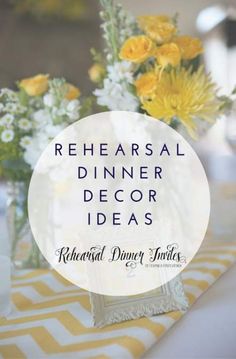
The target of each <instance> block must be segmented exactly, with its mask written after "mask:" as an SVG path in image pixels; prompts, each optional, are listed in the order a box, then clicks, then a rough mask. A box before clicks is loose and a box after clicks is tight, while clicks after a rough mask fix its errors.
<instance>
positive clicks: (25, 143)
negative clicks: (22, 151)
mask: <svg viewBox="0 0 236 359" xmlns="http://www.w3.org/2000/svg"><path fill="white" fill-rule="evenodd" d="M31 144H32V138H31V137H29V136H24V137H22V138H21V140H20V145H21V147H23V148H27V147H28V146H30V145H31Z"/></svg>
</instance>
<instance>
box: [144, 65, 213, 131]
mask: <svg viewBox="0 0 236 359" xmlns="http://www.w3.org/2000/svg"><path fill="white" fill-rule="evenodd" d="M143 108H144V109H145V110H146V111H147V112H148V113H149V114H150V115H151V116H153V117H156V118H158V119H160V120H163V121H165V122H166V123H168V124H169V123H170V122H171V120H172V119H174V118H177V119H178V120H179V121H180V122H182V124H183V125H184V126H185V127H186V128H187V130H188V132H189V134H190V135H191V136H192V137H195V131H196V124H195V122H194V121H195V119H202V120H204V121H208V122H213V121H214V119H215V118H216V116H217V115H218V113H219V101H218V100H217V99H216V87H215V84H214V83H212V81H211V79H210V77H209V75H205V73H204V71H203V68H202V67H201V68H199V69H198V71H197V72H195V73H191V69H188V70H187V69H185V68H182V69H181V70H180V71H176V70H175V69H172V70H171V72H170V73H167V72H166V73H163V75H162V77H161V79H160V81H159V82H158V86H157V89H156V91H155V97H153V98H152V99H151V100H148V101H146V100H145V101H143Z"/></svg>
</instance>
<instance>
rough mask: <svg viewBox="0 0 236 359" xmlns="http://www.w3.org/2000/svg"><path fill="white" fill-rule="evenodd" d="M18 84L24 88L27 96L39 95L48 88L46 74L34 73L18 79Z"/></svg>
mask: <svg viewBox="0 0 236 359" xmlns="http://www.w3.org/2000/svg"><path fill="white" fill-rule="evenodd" d="M19 86H20V87H21V88H23V89H24V90H25V92H26V93H27V94H28V95H29V96H40V95H42V94H43V93H44V92H46V91H47V89H48V75H42V74H39V75H36V76H34V77H29V78H26V79H23V80H21V81H20V84H19Z"/></svg>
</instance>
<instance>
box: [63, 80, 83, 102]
mask: <svg viewBox="0 0 236 359" xmlns="http://www.w3.org/2000/svg"><path fill="white" fill-rule="evenodd" d="M66 87H67V92H66V95H65V98H66V99H67V100H74V99H76V98H77V97H79V96H80V90H79V89H78V88H77V87H75V86H74V85H71V84H68V83H67V84H66Z"/></svg>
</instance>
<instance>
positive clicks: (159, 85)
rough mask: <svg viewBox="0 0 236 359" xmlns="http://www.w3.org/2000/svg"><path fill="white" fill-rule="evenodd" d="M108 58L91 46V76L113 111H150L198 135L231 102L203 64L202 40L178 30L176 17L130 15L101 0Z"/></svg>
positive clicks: (98, 94)
mask: <svg viewBox="0 0 236 359" xmlns="http://www.w3.org/2000/svg"><path fill="white" fill-rule="evenodd" d="M100 2H101V5H102V7H103V11H102V12H101V18H102V20H103V23H102V25H101V27H102V30H103V37H104V40H105V43H106V49H105V55H106V56H105V57H104V56H102V55H101V54H98V53H97V52H96V51H95V50H92V54H93V57H94V65H93V66H92V67H91V69H90V70H89V75H90V79H91V80H92V81H93V82H95V83H97V84H98V88H97V89H96V90H95V91H94V95H95V97H96V101H97V104H98V105H100V106H103V107H105V108H106V109H109V110H128V111H139V112H143V113H147V114H149V115H151V116H152V117H155V118H158V119H160V120H163V121H165V122H166V123H167V124H169V125H171V126H173V127H175V128H176V127H177V126H179V125H183V126H184V128H185V129H187V131H188V133H189V134H190V135H191V136H192V137H193V138H196V137H197V132H198V130H199V127H200V126H201V124H203V125H204V126H205V125H206V124H211V123H214V121H215V119H216V118H217V117H218V116H219V115H220V114H221V113H223V112H224V111H225V109H226V108H227V107H229V106H230V105H231V103H232V99H231V97H226V96H224V97H219V96H217V88H216V85H215V84H214V83H213V82H212V80H211V77H210V75H209V74H206V73H205V70H204V67H203V66H200V65H199V56H200V55H201V54H202V53H203V51H204V49H203V45H202V43H201V41H200V39H198V38H192V37H190V36H185V35H184V36H182V35H180V33H179V29H178V23H177V16H174V17H169V16H166V15H157V16H139V17H138V18H137V19H135V18H133V17H132V16H130V15H129V14H126V13H125V11H124V10H123V9H122V7H121V6H120V5H117V4H115V3H114V2H113V0H101V1H100Z"/></svg>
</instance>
